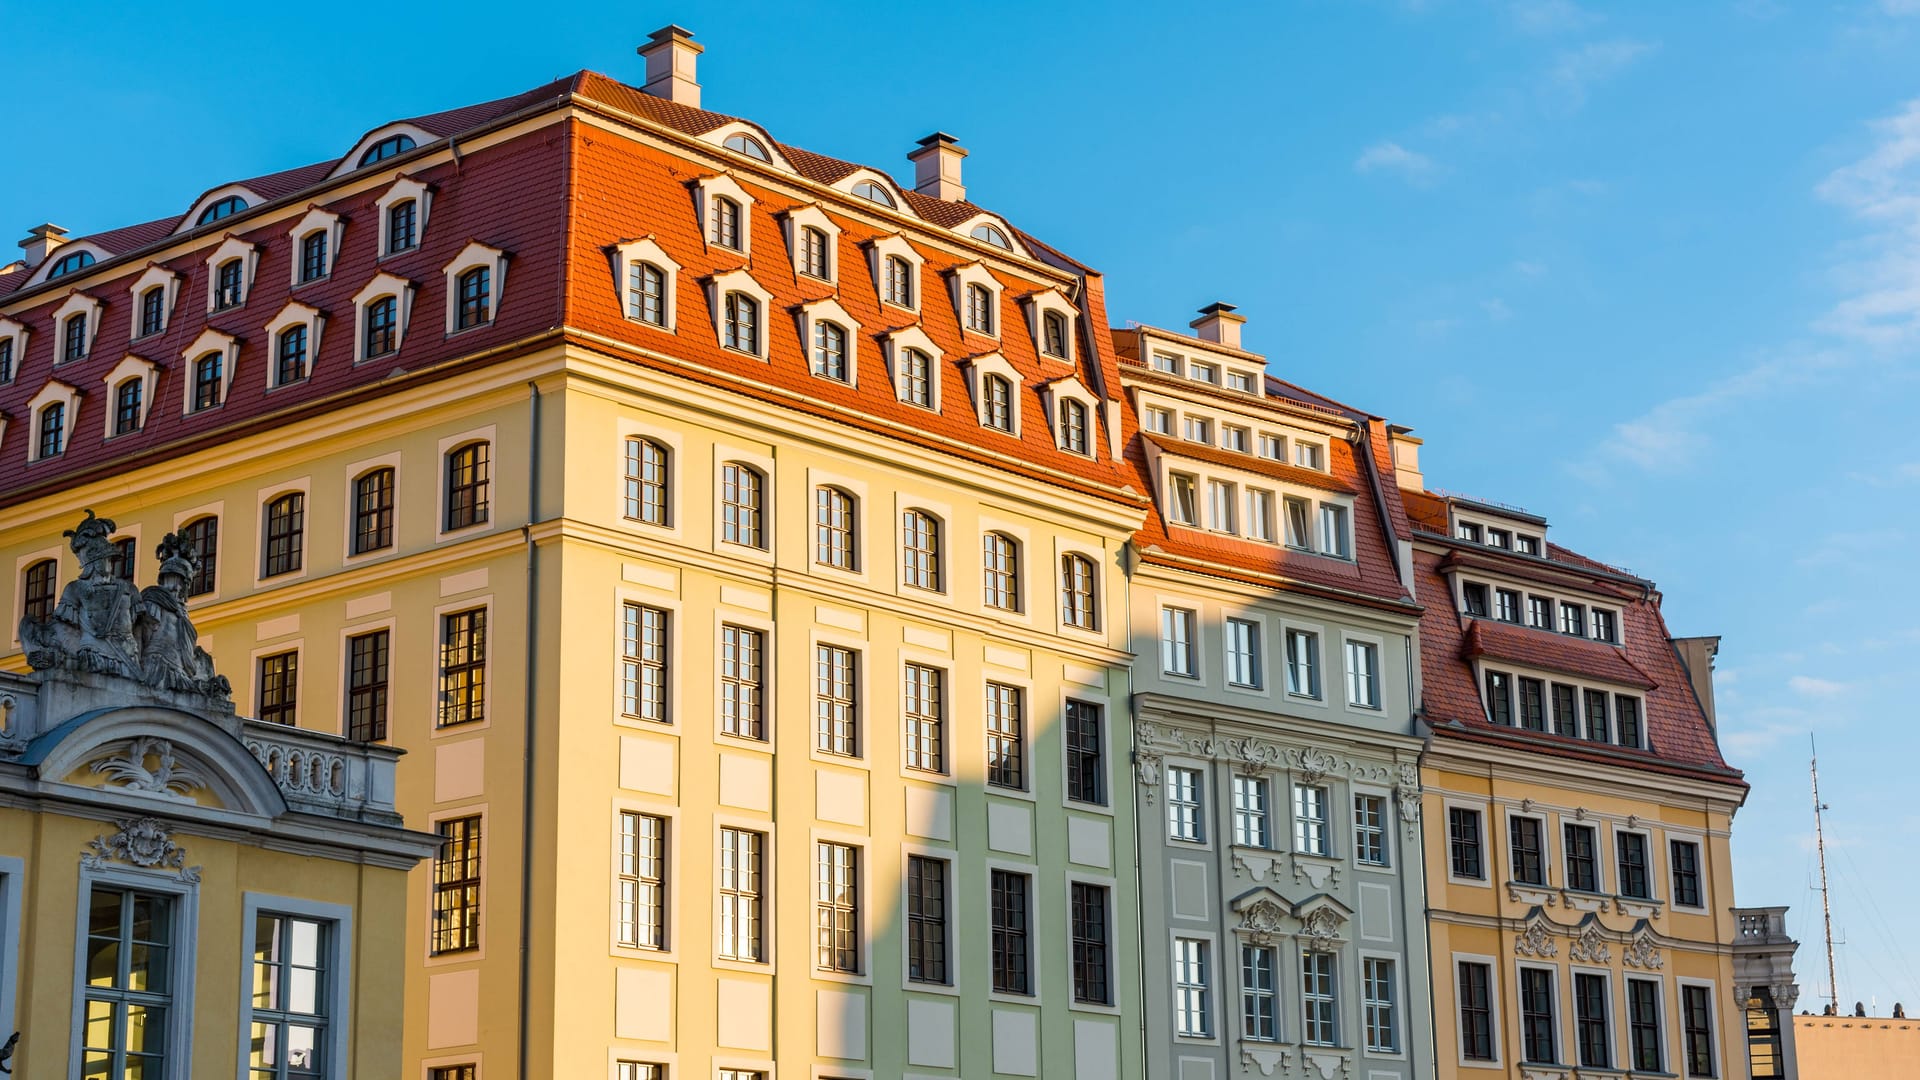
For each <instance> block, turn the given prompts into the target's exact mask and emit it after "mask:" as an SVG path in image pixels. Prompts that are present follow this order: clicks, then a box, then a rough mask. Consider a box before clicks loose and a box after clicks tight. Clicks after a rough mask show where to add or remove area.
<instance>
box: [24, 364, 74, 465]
mask: <svg viewBox="0 0 1920 1080" xmlns="http://www.w3.org/2000/svg"><path fill="white" fill-rule="evenodd" d="M80 397H81V395H80V389H79V388H78V387H76V386H72V385H69V384H67V383H63V382H61V381H60V380H59V379H48V380H47V384H46V385H45V386H42V387H41V388H40V392H39V393H37V394H35V395H33V397H32V398H31V399H29V400H28V402H27V461H28V462H29V463H31V462H35V461H46V460H49V459H51V458H56V457H61V456H64V455H65V454H66V452H67V450H68V448H69V447H71V446H72V445H73V433H74V432H75V431H76V430H78V428H77V426H76V425H77V424H78V422H79V420H80ZM49 405H64V406H66V410H67V411H66V415H65V417H64V418H63V420H62V424H61V432H60V449H59V450H58V451H56V452H54V453H52V454H45V455H43V454H41V453H40V414H41V413H43V412H45V411H46V410H47V407H48V406H49Z"/></svg>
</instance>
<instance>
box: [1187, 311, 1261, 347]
mask: <svg viewBox="0 0 1920 1080" xmlns="http://www.w3.org/2000/svg"><path fill="white" fill-rule="evenodd" d="M1246 321H1247V317H1246V316H1245V315H1235V314H1234V313H1233V305H1232V304H1218V303H1215V304H1208V305H1207V306H1206V307H1203V308H1201V309H1200V317H1199V318H1197V319H1195V320H1193V321H1192V322H1190V323H1188V324H1187V325H1188V326H1191V327H1193V331H1194V333H1195V334H1196V335H1198V336H1199V338H1200V340H1201V341H1211V342H1213V343H1214V344H1215V345H1225V346H1226V347H1227V348H1229V349H1237V348H1239V347H1240V327H1241V326H1243V325H1245V324H1246Z"/></svg>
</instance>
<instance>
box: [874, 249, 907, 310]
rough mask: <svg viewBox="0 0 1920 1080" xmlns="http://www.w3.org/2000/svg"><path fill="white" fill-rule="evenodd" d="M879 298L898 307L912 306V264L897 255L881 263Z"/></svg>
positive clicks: (890, 256) (888, 257)
mask: <svg viewBox="0 0 1920 1080" xmlns="http://www.w3.org/2000/svg"><path fill="white" fill-rule="evenodd" d="M880 298H881V299H883V300H885V301H886V302H887V303H889V304H893V305H895V306H898V307H903V308H910V307H912V306H913V265H912V264H911V263H909V262H907V260H905V259H903V258H901V257H900V256H898V255H889V256H887V258H886V262H885V263H883V264H882V272H881V294H880Z"/></svg>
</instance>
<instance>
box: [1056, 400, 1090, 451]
mask: <svg viewBox="0 0 1920 1080" xmlns="http://www.w3.org/2000/svg"><path fill="white" fill-rule="evenodd" d="M1060 449H1062V450H1069V451H1072V452H1073V453H1076V454H1084V453H1086V452H1087V407H1086V405H1085V404H1083V403H1081V402H1078V401H1075V400H1073V399H1072V398H1066V399H1064V400H1063V401H1061V402H1060Z"/></svg>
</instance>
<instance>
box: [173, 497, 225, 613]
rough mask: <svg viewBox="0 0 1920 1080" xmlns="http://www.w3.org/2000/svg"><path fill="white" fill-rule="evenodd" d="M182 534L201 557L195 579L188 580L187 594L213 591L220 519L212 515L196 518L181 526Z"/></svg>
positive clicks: (218, 549) (218, 551)
mask: <svg viewBox="0 0 1920 1080" xmlns="http://www.w3.org/2000/svg"><path fill="white" fill-rule="evenodd" d="M180 534H181V536H182V537H184V538H185V539H186V541H187V543H188V545H189V546H191V547H192V548H193V552H194V554H195V555H198V556H199V557H200V569H198V570H196V571H195V572H194V575H193V580H192V581H189V582H187V595H188V596H199V595H200V594H202V593H210V592H212V591H213V585H214V580H215V579H214V572H215V569H216V563H217V562H218V556H219V554H220V519H219V518H217V517H213V516H212V515H208V516H207V517H201V518H194V519H193V520H192V521H189V522H187V523H186V524H185V525H182V526H180Z"/></svg>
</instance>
